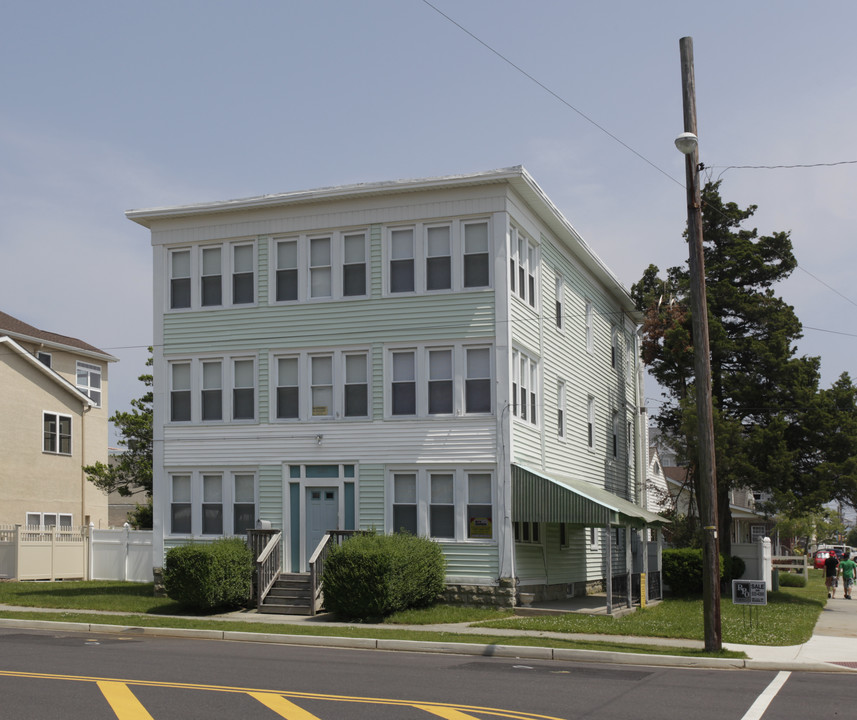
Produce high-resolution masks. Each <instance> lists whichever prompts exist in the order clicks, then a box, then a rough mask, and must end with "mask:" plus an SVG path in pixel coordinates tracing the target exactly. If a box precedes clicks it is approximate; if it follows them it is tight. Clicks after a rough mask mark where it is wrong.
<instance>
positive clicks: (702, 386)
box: [679, 37, 723, 652]
mask: <svg viewBox="0 0 857 720" xmlns="http://www.w3.org/2000/svg"><path fill="white" fill-rule="evenodd" d="M679 48H680V50H681V80H682V100H683V105H684V131H685V133H686V134H687V133H690V134H691V135H693V139H694V140H695V139H696V81H695V79H694V75H693V38H691V37H683V38H682V39H681V40H680V41H679ZM679 149H680V150H682V152H685V174H686V178H687V239H688V245H689V248H690V258H689V268H690V306H691V314H692V316H693V356H694V375H695V376H696V416H697V430H698V436H699V437H698V441H699V473H698V477H697V492H698V493H699V505H700V514H701V518H700V520H701V521H702V527H703V533H704V545H703V551H702V614H703V624H704V629H705V649H706V650H707V651H708V652H717V651H719V650H721V649H722V647H723V642H722V637H721V632H720V547H719V542H718V540H717V473H716V469H715V461H714V420H713V402H712V398H711V357H710V350H709V344H708V301H707V299H706V294H705V255H704V253H703V247H702V199H701V195H700V190H699V148H698V147H697V144H696V142H693V145H692V148H691V149H690V151H689V152H686V151H685V150H684V149H682V148H679Z"/></svg>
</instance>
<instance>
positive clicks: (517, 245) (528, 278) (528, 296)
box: [509, 225, 538, 307]
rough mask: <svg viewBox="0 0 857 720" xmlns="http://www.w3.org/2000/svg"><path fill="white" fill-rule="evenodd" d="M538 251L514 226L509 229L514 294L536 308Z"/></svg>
mask: <svg viewBox="0 0 857 720" xmlns="http://www.w3.org/2000/svg"><path fill="white" fill-rule="evenodd" d="M537 256H538V251H537V250H536V245H535V243H534V242H533V241H532V240H530V239H529V238H528V237H527V236H526V235H525V234H524V233H523V232H522V231H521V230H519V229H518V228H516V227H515V226H514V225H512V226H510V228H509V257H510V261H509V262H510V269H509V272H510V278H509V287H510V290H511V291H512V293H513V294H516V295H517V296H518V297H519V298H521V300H523V301H524V302H526V303H528V304H529V305H530V306H531V307H536V273H537V271H538V257H537Z"/></svg>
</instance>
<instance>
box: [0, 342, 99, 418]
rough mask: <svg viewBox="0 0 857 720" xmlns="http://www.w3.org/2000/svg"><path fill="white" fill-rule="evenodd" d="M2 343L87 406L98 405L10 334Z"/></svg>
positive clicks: (0, 343)
mask: <svg viewBox="0 0 857 720" xmlns="http://www.w3.org/2000/svg"><path fill="white" fill-rule="evenodd" d="M0 345H8V346H9V347H10V348H11V349H12V350H13V351H14V352H16V353H18V355H20V356H21V357H22V358H23V359H24V360H25V361H26V362H28V363H30V365H31V366H32V367H34V368H36V369H37V370H38V371H39V372H40V373H42V374H44V375H45V377H48V378H50V379H51V380H53V381H54V382H55V383H56V384H57V385H59V386H60V387H61V388H62V389H63V390H66V391H67V392H69V393H71V394H72V395H74V396H75V397H76V398H77V399H78V400H80V401H81V402H82V403H84V405H86V406H87V407H96V405H95V403H94V402H93V401H92V400H90V398H89V397H88V396H87V395H86V394H85V393H82V392H81V391H80V390H78V389H77V388H76V387H75V386H74V385H72V384H71V383H70V382H69V381H68V380H66V379H65V378H64V377H63V376H62V375H60V374H59V373H58V372H57V371H56V370H54V369H53V368H49V367H47V366H46V365H45V364H44V363H43V362H41V361H40V360H39V359H38V358H37V357H36V356H35V355H33V354H32V353H29V352H27V351H26V350H24V348H23V347H21V346H20V345H19V344H18V343H17V342H15V341H14V340H13V339H12V338H11V337H9V336H8V335H0ZM114 359H115V358H114Z"/></svg>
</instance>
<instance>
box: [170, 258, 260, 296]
mask: <svg viewBox="0 0 857 720" xmlns="http://www.w3.org/2000/svg"><path fill="white" fill-rule="evenodd" d="M169 265H170V289H169V307H170V309H171V310H179V309H192V308H208V307H227V306H233V305H245V304H248V303H253V302H255V295H256V270H255V267H256V249H255V244H254V243H252V242H229V243H218V244H212V245H203V246H200V247H196V248H180V249H176V250H170V253H169ZM230 278H231V280H230Z"/></svg>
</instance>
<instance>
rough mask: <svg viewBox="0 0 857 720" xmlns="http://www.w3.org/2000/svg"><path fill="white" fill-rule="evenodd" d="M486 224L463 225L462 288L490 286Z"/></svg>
mask: <svg viewBox="0 0 857 720" xmlns="http://www.w3.org/2000/svg"><path fill="white" fill-rule="evenodd" d="M488 249H489V248H488V223H487V222H474V223H465V224H464V287H466V288H475V287H487V286H488V285H490V272H489V271H490V267H491V266H490V262H489V252H488Z"/></svg>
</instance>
